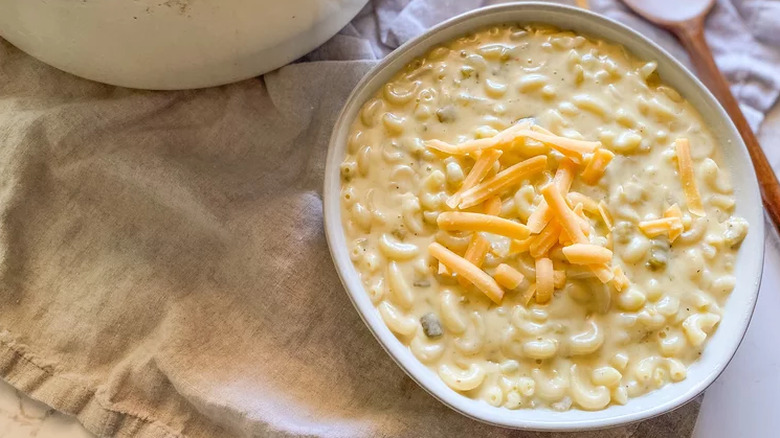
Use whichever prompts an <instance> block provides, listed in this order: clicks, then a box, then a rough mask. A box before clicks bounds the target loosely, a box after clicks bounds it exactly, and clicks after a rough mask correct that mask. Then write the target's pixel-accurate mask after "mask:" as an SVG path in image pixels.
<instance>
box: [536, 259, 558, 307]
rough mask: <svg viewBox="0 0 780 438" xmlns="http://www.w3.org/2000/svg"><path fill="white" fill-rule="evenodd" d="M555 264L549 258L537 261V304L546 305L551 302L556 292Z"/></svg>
mask: <svg viewBox="0 0 780 438" xmlns="http://www.w3.org/2000/svg"><path fill="white" fill-rule="evenodd" d="M553 275H554V274H553V263H552V260H550V259H549V258H547V257H542V258H539V259H536V302H537V303H539V304H544V303H546V302H548V301H550V298H552V294H553V291H554V290H555V278H554V277H553Z"/></svg>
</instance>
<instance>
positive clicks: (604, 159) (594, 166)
mask: <svg viewBox="0 0 780 438" xmlns="http://www.w3.org/2000/svg"><path fill="white" fill-rule="evenodd" d="M613 158H615V154H613V153H612V152H610V151H608V150H607V149H603V148H598V149H596V151H595V152H593V156H592V157H591V158H590V161H588V164H587V165H586V166H585V170H583V171H582V174H581V175H580V178H582V181H583V182H584V183H585V184H589V185H593V184H596V183H597V182H599V180H600V179H601V177H602V176H603V175H604V171H605V170H606V169H607V165H609V163H610V162H611V161H612V159H613Z"/></svg>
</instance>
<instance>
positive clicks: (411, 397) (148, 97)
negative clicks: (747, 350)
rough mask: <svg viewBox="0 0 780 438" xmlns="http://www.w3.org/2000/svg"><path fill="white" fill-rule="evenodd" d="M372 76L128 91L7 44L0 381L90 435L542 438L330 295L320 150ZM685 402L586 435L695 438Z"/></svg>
mask: <svg viewBox="0 0 780 438" xmlns="http://www.w3.org/2000/svg"><path fill="white" fill-rule="evenodd" d="M401 3H403V2H401ZM401 3H399V2H392V1H387V2H379V3H378V7H377V8H378V10H377V11H374V10H373V9H371V7H369V9H367V11H365V12H364V14H363V15H362V16H361V17H359V19H358V21H357V22H356V26H353V27H349V28H348V29H346V30H345V31H344V32H343V33H342V34H341V35H340V37H338V38H336V39H334V41H335V42H336V43H339V41H341V43H344V41H352V42H353V43H355V42H358V40H359V38H357V37H356V35H359V34H360V26H362V25H364V24H365V22H362V23H363V24H361V22H360V20H361V19H363V20H365V19H367V18H366V17H369V18H370V17H372V16H373V17H376V16H378V15H381V13H382V11H381V8H382V7H385V6H386V7H388V8H390V9H392V8H396V9H397V7H398V6H399V5H400V6H401V7H403V6H404V5H403V4H401ZM406 4H407V5H408V4H409V2H408V1H407V2H406ZM385 12H387V11H385ZM391 12H392V11H391ZM396 12H398V11H396ZM387 13H389V12H387ZM341 43H339V44H341ZM333 44H334V42H333V41H332V42H331V43H329V44H328V45H326V46H325V47H323V48H322V49H320V50H319V51H318V52H317V53H314V54H312V55H311V56H310V57H309V59H310V60H311V59H318V58H319V59H321V58H327V57H328V53H332V52H329V51H334V50H335V49H334V46H333ZM346 46H350V44H346ZM344 47H345V46H344ZM350 47H353V49H355V50H356V52H360V51H361V50H364V49H365V48H366V47H371V45H370V44H369V45H368V46H366V45H362V44H361V43H359V42H358V43H356V44H353V45H352V46H350ZM335 51H336V52H339V50H335ZM369 51H371V50H369ZM372 65H373V62H372V61H338V62H337V61H320V62H309V63H299V64H294V65H290V66H288V67H285V68H283V69H281V70H279V71H276V72H274V73H271V74H268V75H265V76H264V77H262V78H258V79H253V80H249V81H245V82H242V83H239V84H234V85H230V86H225V87H219V88H213V89H208V90H200V91H190V92H143V91H132V90H126V89H119V88H115V87H111V86H106V85H100V84H96V83H93V82H89V81H86V80H82V79H78V78H75V77H72V76H70V75H67V74H65V73H62V72H59V71H57V70H55V69H53V68H50V67H48V66H45V65H43V64H41V63H39V62H37V61H35V60H33V59H32V58H30V57H28V56H27V55H25V54H23V53H21V52H20V51H18V50H17V49H15V48H13V47H12V46H10V45H9V44H8V43H5V42H3V41H2V40H0V376H2V377H3V378H4V379H6V380H8V381H9V382H10V383H11V384H13V385H14V386H16V387H17V388H19V389H20V390H22V391H24V392H26V393H28V394H30V395H31V396H32V397H34V398H37V399H40V400H42V401H44V402H46V403H48V404H50V405H51V406H53V407H54V408H56V409H59V410H61V411H64V412H67V413H70V414H73V415H76V416H77V417H78V418H79V420H80V421H81V422H82V423H83V424H84V425H85V426H86V427H87V429H89V430H90V431H92V432H94V433H95V434H97V435H99V436H105V437H113V436H120V437H129V436H133V437H144V438H160V437H179V436H187V437H232V436H236V437H248V436H256V437H302V436H317V437H391V436H392V437H395V436H399V437H428V436H430V437H435V436H480V437H483V436H484V437H510V436H514V437H535V436H542V435H543V434H536V433H529V432H518V431H511V430H507V429H501V428H496V427H492V426H488V425H485V424H482V423H478V422H476V421H473V420H470V419H467V418H465V417H463V416H461V415H459V414H457V413H455V412H454V411H451V410H449V409H448V408H446V407H445V406H443V405H442V404H440V403H439V402H438V401H436V400H435V399H433V398H432V397H431V396H429V395H428V394H427V393H426V392H425V391H423V390H422V389H421V388H419V387H418V386H417V385H416V384H415V383H414V382H413V381H412V380H410V379H409V378H408V377H407V376H406V375H405V374H404V373H403V372H402V371H401V370H400V369H399V368H398V367H397V366H396V365H395V364H394V363H393V362H392V360H391V359H390V358H389V356H388V355H387V354H385V352H384V351H383V350H382V349H381V347H380V346H379V344H378V343H377V342H376V341H375V340H374V339H373V338H372V336H371V335H370V334H369V331H368V330H367V329H366V328H365V327H364V325H363V323H362V321H361V320H360V318H359V316H358V314H357V312H356V311H355V310H354V308H353V306H352V304H351V303H350V301H349V299H348V297H347V295H346V293H345V292H344V291H343V289H342V286H341V284H340V282H339V280H338V278H337V275H336V273H335V270H334V268H333V265H332V262H331V259H330V256H329V255H328V251H327V247H326V243H325V237H324V233H323V229H322V203H321V197H320V193H321V192H320V190H321V185H322V177H323V166H324V158H325V153H326V147H327V138H328V136H329V134H330V130H331V127H332V124H333V122H334V119H335V117H336V115H337V113H338V111H339V110H340V108H341V106H342V104H343V102H344V100H345V98H346V96H347V95H348V93H349V92H350V90H351V89H352V88H353V86H354V85H355V84H356V82H357V81H358V80H359V79H360V77H361V76H362V75H363V74H364V73H365V72H366V71H367V70H368V69H369V68H370V67H371V66H372ZM697 410H698V403H697V402H694V403H692V404H689V405H687V406H685V407H683V408H681V409H680V410H678V411H676V412H673V413H671V414H667V415H664V416H661V417H658V418H655V419H653V420H649V421H647V422H644V423H640V424H635V425H631V426H627V427H625V428H621V429H615V430H610V431H605V432H592V433H583V434H579V436H584V437H599V436H601V437H634V436H652V437H673V436H689V435H690V432H691V430H692V427H693V424H694V422H695V418H696V412H697ZM545 436H546V435H545Z"/></svg>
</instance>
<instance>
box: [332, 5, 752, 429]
mask: <svg viewBox="0 0 780 438" xmlns="http://www.w3.org/2000/svg"><path fill="white" fill-rule="evenodd" d="M498 23H548V24H552V25H555V26H557V27H559V28H562V29H568V30H573V31H575V32H578V33H581V34H585V35H590V36H594V37H597V38H600V39H604V40H607V41H611V42H614V43H618V44H622V45H623V46H625V47H626V48H628V50H629V51H630V52H632V53H633V54H634V55H635V56H637V57H639V58H640V59H645V60H655V61H657V62H658V72H659V74H660V75H661V78H662V79H663V80H664V82H666V83H668V84H670V85H671V86H673V87H674V88H676V89H677V90H678V91H679V92H680V93H681V94H682V95H683V96H684V97H685V98H686V99H687V100H688V101H689V102H691V104H692V105H693V106H694V107H696V108H697V110H698V111H699V112H700V113H701V115H702V117H703V118H704V120H705V122H706V124H707V126H708V127H709V129H710V130H711V131H712V133H713V135H714V137H715V138H717V139H719V140H720V147H721V148H722V151H723V155H724V158H725V160H724V162H726V163H728V164H729V167H730V170H731V172H732V174H733V180H734V184H735V190H736V192H735V196H736V198H737V207H736V214H737V215H739V216H742V217H744V218H745V219H747V220H748V222H749V223H750V232H749V233H748V236H747V238H746V239H745V241H744V242H743V244H742V249H741V250H740V251H739V255H738V257H737V263H736V267H735V275H736V277H737V287H736V289H735V290H734V292H733V293H732V295H731V297H730V298H729V300H728V303H727V305H726V307H725V309H724V317H723V320H722V321H721V323H720V326H719V327H718V329H717V331H716V332H715V334H714V335H713V336H712V338H711V339H710V340H709V342H708V344H707V346H706V348H705V349H704V352H703V354H702V356H701V359H700V360H699V361H697V362H695V363H694V364H693V365H691V366H690V368H689V370H688V377H687V378H686V379H685V380H683V381H682V382H679V383H673V384H670V385H667V386H665V387H664V388H662V389H660V390H656V391H653V392H650V393H648V394H646V395H643V396H641V397H637V398H634V399H631V400H630V401H629V402H628V404H626V405H625V406H609V407H608V408H606V409H604V410H601V411H595V412H587V411H581V410H570V411H567V412H564V413H561V412H554V411H551V410H542V409H536V410H533V409H526V410H523V409H521V410H509V409H505V408H496V407H492V406H490V405H488V404H487V403H485V402H482V401H477V400H472V399H469V398H467V397H464V396H462V395H460V394H458V393H457V392H455V391H453V390H451V389H449V388H448V387H447V386H446V385H445V384H444V383H443V382H442V381H441V380H440V379H439V377H438V376H437V375H436V374H435V373H434V372H433V371H431V370H430V369H428V368H427V367H426V366H425V365H423V364H422V363H420V362H419V361H418V360H417V359H416V358H415V357H414V356H413V355H412V354H411V352H410V351H409V349H408V348H407V347H406V346H404V345H403V344H402V343H401V342H400V341H398V340H397V339H396V337H395V336H394V335H393V334H392V333H391V332H390V330H389V329H388V328H387V327H386V326H385V324H384V322H383V321H382V319H381V317H380V316H379V313H378V311H377V310H376V308H375V307H374V305H373V304H372V303H371V300H370V299H369V297H368V294H367V293H366V292H365V290H364V288H363V285H362V284H361V282H360V279H359V277H358V274H357V272H356V271H355V268H354V266H353V265H352V262H351V261H350V258H349V254H348V250H347V242H346V240H345V237H344V231H343V228H342V222H341V208H340V200H339V190H340V186H341V180H340V176H339V165H340V163H341V162H342V160H343V159H344V156H345V149H346V143H347V135H348V132H349V129H350V124H351V122H352V121H353V120H354V119H355V117H356V116H357V114H358V111H359V109H360V107H361V106H362V105H363V103H364V102H365V101H366V100H367V99H368V98H369V97H371V96H372V95H373V94H374V93H375V92H376V90H378V89H379V87H381V86H382V85H383V84H385V83H386V82H387V81H388V80H389V79H390V78H391V77H392V76H393V74H394V73H395V72H396V71H397V70H399V69H400V68H402V67H403V66H404V65H406V64H407V63H408V62H409V61H411V60H412V59H414V58H415V57H417V56H420V55H422V54H424V53H425V52H427V51H428V50H429V49H430V48H431V47H433V46H435V45H436V44H439V43H442V42H445V41H448V40H451V39H453V38H455V37H458V36H460V35H463V34H465V33H467V32H469V31H471V30H476V29H478V28H482V27H484V26H488V25H491V24H498ZM627 98H630V96H627ZM324 204H325V230H326V233H327V237H328V243H329V245H330V251H331V255H332V257H333V260H334V262H335V264H336V268H337V269H338V272H339V275H340V276H341V280H342V282H343V283H344V286H345V287H346V289H347V292H348V293H349V296H350V298H351V299H352V302H353V303H354V304H355V307H356V308H357V310H358V312H359V313H360V315H361V316H362V318H363V320H364V321H365V323H366V325H367V326H368V328H369V329H370V330H371V332H372V333H373V334H374V336H376V338H377V339H378V340H379V342H380V343H381V344H382V346H383V347H384V348H385V350H387V352H388V353H389V354H390V356H392V357H393V359H395V361H396V362H397V363H398V365H399V366H400V367H401V368H403V369H404V371H406V372H407V373H408V374H409V376H411V377H412V378H413V379H414V380H415V381H417V383H418V384H420V386H422V387H423V388H425V389H426V390H427V391H428V392H429V393H431V394H432V395H433V396H434V397H436V398H438V399H439V400H440V401H442V402H443V403H444V404H446V405H448V406H450V407H451V408H453V409H455V410H456V411H458V412H460V413H462V414H464V415H467V416H469V417H472V418H474V419H477V420H481V421H484V422H486V423H491V424H495V425H500V426H506V427H512V428H521V429H533V430H556V431H571V430H585V429H597V428H605V427H611V426H617V425H621V424H626V423H630V422H634V421H639V420H643V419H647V418H650V417H653V416H656V415H659V414H662V413H664V412H667V411H670V410H672V409H674V408H676V407H678V406H681V405H683V404H684V403H686V402H687V401H689V400H691V399H692V398H694V397H695V396H696V395H697V394H699V393H701V392H702V391H703V390H704V389H705V388H707V386H708V385H710V384H711V383H712V382H713V381H714V380H715V378H716V377H718V375H719V374H720V373H721V372H722V371H723V370H724V368H725V367H726V365H727V364H728V363H729V361H730V360H731V358H732V356H733V355H734V353H735V351H736V349H737V347H738V346H739V343H740V341H741V340H742V337H743V335H744V334H745V330H747V326H748V322H749V321H750V317H751V315H752V313H753V308H754V306H755V302H756V298H757V296H758V286H759V282H760V279H761V269H762V261H763V254H764V218H763V210H762V207H761V200H760V196H759V189H758V184H757V182H756V176H755V173H754V171H753V167H752V165H751V163H750V159H749V157H748V153H747V149H746V148H745V145H744V143H743V142H742V139H741V138H740V136H739V134H738V132H737V130H736V128H735V127H734V124H733V123H732V122H731V120H730V119H729V118H728V116H727V115H726V113H725V111H724V110H723V109H722V108H721V106H720V105H719V104H718V103H717V101H716V100H715V98H714V97H713V96H712V95H711V94H710V93H709V92H708V91H707V90H706V89H705V88H704V86H703V85H702V84H701V83H700V82H699V81H698V80H697V79H696V78H695V77H694V76H693V75H692V74H691V73H690V72H689V71H687V70H686V69H685V68H684V67H683V66H682V65H681V64H680V63H679V62H677V61H676V60H674V59H673V58H672V57H671V56H670V55H669V54H668V53H666V52H665V51H663V50H662V49H661V48H659V47H658V46H657V45H655V44H654V43H652V42H651V41H649V40H647V39H646V38H645V37H643V36H641V35H639V34H638V33H636V32H635V31H633V30H631V29H629V28H627V27H625V26H623V25H621V24H619V23H617V22H615V21H612V20H610V19H607V18H605V17H602V16H599V15H596V14H593V13H590V12H587V11H584V10H581V9H575V8H571V7H564V6H558V5H553V4H547V3H520V4H507V5H501V6H496V7H490V8H485V9H480V10H476V11H473V12H470V13H467V14H464V15H461V16H459V17H456V18H454V19H452V20H449V21H447V22H445V23H442V24H441V25H439V26H436V27H434V28H433V29H431V30H429V31H428V32H427V33H425V34H424V35H422V36H420V37H419V38H416V39H415V40H413V41H410V42H408V43H407V44H405V45H404V46H403V47H401V48H399V49H398V50H396V51H395V52H393V53H392V54H391V55H390V56H388V57H387V58H385V59H384V60H383V61H382V62H381V63H380V64H379V65H377V66H376V67H375V68H374V69H373V70H372V71H371V72H370V73H368V74H367V75H366V77H365V78H363V80H362V81H361V82H360V83H359V84H358V85H357V87H356V88H355V90H354V91H353V92H352V95H351V96H350V97H349V99H348V101H347V103H346V105H345V107H344V109H343V111H342V113H341V115H340V117H339V119H338V121H337V122H336V125H335V128H334V131H333V135H332V138H331V142H330V150H329V151H328V158H327V166H326V174H325V188H324Z"/></svg>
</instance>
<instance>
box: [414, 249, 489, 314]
mask: <svg viewBox="0 0 780 438" xmlns="http://www.w3.org/2000/svg"><path fill="white" fill-rule="evenodd" d="M428 252H429V253H430V254H431V256H433V257H434V258H435V259H437V260H438V261H439V262H440V263H443V264H445V265H446V266H447V268H449V270H450V271H452V272H454V273H456V274H458V275H459V276H461V277H463V278H465V279H466V280H468V281H469V282H471V284H473V285H474V286H476V287H477V289H479V290H481V291H482V292H483V293H484V294H485V295H487V296H488V298H490V299H491V300H492V301H493V302H494V303H497V304H500V303H501V300H502V299H503V298H504V290H503V289H501V286H499V285H498V283H496V280H494V279H493V277H491V276H490V275H488V274H487V273H486V272H485V271H483V270H482V269H479V268H478V267H476V266H474V264H473V263H470V262H469V261H468V260H466V259H464V258H463V257H461V256H459V255H457V254H455V253H454V252H452V251H450V250H449V249H447V248H445V247H444V246H442V245H441V244H440V243H438V242H433V243H431V244H430V245H429V246H428Z"/></svg>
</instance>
